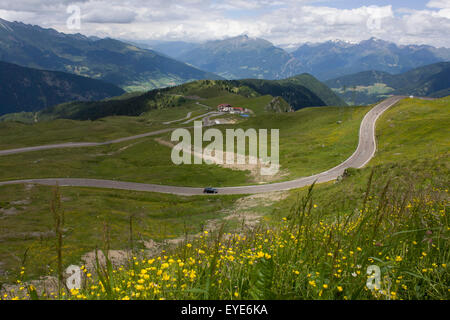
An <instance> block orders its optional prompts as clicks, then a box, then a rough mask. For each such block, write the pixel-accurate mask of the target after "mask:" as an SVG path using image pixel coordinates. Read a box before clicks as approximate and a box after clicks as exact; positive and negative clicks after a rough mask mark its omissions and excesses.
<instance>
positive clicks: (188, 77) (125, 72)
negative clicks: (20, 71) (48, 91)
mask: <svg viewBox="0 0 450 320" xmlns="http://www.w3.org/2000/svg"><path fill="white" fill-rule="evenodd" d="M0 60H1V61H5V62H9V63H15V64H18V65H21V66H25V67H30V68H37V69H45V70H52V71H64V72H69V73H73V74H77V75H82V76H86V77H90V78H93V79H99V80H104V81H107V82H110V83H112V84H115V85H117V86H120V87H121V88H123V89H125V90H127V91H136V90H150V89H154V88H160V87H165V86H170V85H177V84H181V83H185V82H188V81H192V80H199V79H222V78H221V77H219V76H217V75H214V74H211V73H208V72H204V71H201V70H199V69H196V68H194V67H191V66H188V65H187V64H185V63H182V62H179V61H176V60H174V59H171V58H169V57H167V56H164V55H161V54H158V53H156V52H154V51H152V50H147V49H141V48H138V47H136V46H133V45H130V44H129V43H125V42H122V41H118V40H114V39H110V38H106V39H98V38H93V37H86V36H84V35H81V34H70V35H69V34H64V33H60V32H57V31H56V30H54V29H44V28H41V27H39V26H34V25H27V24H23V23H21V22H9V21H6V20H2V19H0Z"/></svg>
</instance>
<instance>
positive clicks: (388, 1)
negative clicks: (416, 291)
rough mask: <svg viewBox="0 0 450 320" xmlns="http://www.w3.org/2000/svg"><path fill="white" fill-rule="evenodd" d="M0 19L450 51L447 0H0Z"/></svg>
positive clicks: (161, 34)
mask: <svg viewBox="0 0 450 320" xmlns="http://www.w3.org/2000/svg"><path fill="white" fill-rule="evenodd" d="M78 17H79V18H80V19H79V20H78ZM0 18H2V19H5V20H9V21H20V22H24V23H30V24H36V25H40V26H42V27H46V28H50V27H51V28H55V29H56V30H58V31H61V32H65V33H78V32H79V33H82V34H85V35H88V36H99V37H112V38H120V39H127V40H163V41H188V42H204V41H208V40H215V39H224V38H227V37H234V36H238V35H243V34H247V35H248V36H250V37H258V38H263V39H266V40H269V41H271V42H273V43H274V44H275V45H279V46H282V47H295V46H298V45H299V44H302V43H306V42H324V41H328V40H344V41H349V42H359V41H361V40H366V39H368V38H371V37H376V38H379V39H383V40H387V41H392V42H395V43H398V44H428V45H433V46H437V47H448V48H450V36H449V34H450V0H424V1H419V0H378V1H375V0H369V1H359V0H80V1H76V0H75V1H74V0H45V1H42V0H1V3H0ZM78 21H79V23H78Z"/></svg>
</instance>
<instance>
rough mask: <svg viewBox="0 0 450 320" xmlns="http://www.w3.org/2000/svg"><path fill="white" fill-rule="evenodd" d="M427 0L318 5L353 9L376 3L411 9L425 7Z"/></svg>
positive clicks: (335, 0)
mask: <svg viewBox="0 0 450 320" xmlns="http://www.w3.org/2000/svg"><path fill="white" fill-rule="evenodd" d="M426 4H427V1H423V0H422V1H420V0H370V1H361V0H333V1H323V2H321V3H319V4H317V5H324V6H329V7H333V8H339V9H352V8H357V7H359V6H361V5H366V6H370V5H374V6H386V5H392V7H393V8H394V9H398V8H411V9H417V10H421V9H425V8H426Z"/></svg>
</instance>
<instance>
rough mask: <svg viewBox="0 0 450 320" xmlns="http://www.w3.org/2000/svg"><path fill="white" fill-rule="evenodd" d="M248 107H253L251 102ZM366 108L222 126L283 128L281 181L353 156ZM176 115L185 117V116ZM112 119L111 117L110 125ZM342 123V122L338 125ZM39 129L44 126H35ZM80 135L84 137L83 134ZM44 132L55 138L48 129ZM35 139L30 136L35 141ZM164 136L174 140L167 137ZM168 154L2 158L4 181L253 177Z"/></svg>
mask: <svg viewBox="0 0 450 320" xmlns="http://www.w3.org/2000/svg"><path fill="white" fill-rule="evenodd" d="M234 98H236V100H233V99H232V97H231V98H229V99H226V100H219V99H217V98H214V99H212V100H205V101H202V103H205V104H206V105H215V104H216V103H219V102H220V101H231V102H232V103H234V102H238V101H246V102H247V101H249V100H248V99H246V100H242V99H243V98H242V97H239V96H235V97H234ZM254 99H255V101H256V102H259V101H260V100H266V99H267V100H266V101H263V102H264V103H263V105H265V102H267V101H270V97H259V98H254ZM250 101H253V100H250ZM238 104H239V103H238ZM240 105H242V104H240ZM256 105H257V104H256ZM246 106H248V107H251V103H249V104H246ZM255 108H256V107H255ZM255 110H258V109H255ZM367 110H368V108H333V107H325V108H311V109H304V110H301V111H299V112H295V113H286V114H267V115H261V116H257V117H254V118H250V120H249V121H246V122H242V123H240V124H236V125H233V126H224V127H222V126H221V127H220V128H222V129H225V128H230V127H237V128H244V129H246V128H256V129H258V128H264V129H265V128H267V129H271V128H275V129H280V163H281V166H282V169H284V170H285V172H286V173H287V175H285V176H283V177H282V179H283V180H287V179H290V178H297V177H301V176H307V175H311V174H314V173H318V172H321V171H324V170H326V169H329V168H332V167H334V166H335V165H337V164H339V163H340V162H342V161H343V160H345V159H346V158H347V157H349V156H350V155H351V154H352V153H353V152H354V150H355V148H356V145H357V140H358V130H359V124H360V122H361V119H362V117H363V116H364V114H365V113H366V112H367ZM177 116H178V117H179V118H181V117H183V116H185V114H182V115H181V116H180V115H177ZM114 119H115V118H111V119H110V121H113V120H114ZM133 119H134V118H131V119H128V118H124V121H125V122H124V123H127V121H131V122H130V123H129V125H130V126H132V125H133V123H135V122H134V121H133ZM117 121H119V119H117ZM338 121H342V123H341V124H338ZM83 124H84V123H83ZM117 125H119V124H117ZM41 126H43V124H37V125H36V126H31V128H34V127H39V128H40V127H41ZM75 130H76V129H75ZM130 130H132V129H130ZM133 130H134V129H133ZM77 132H78V134H80V135H81V134H82V133H83V132H82V131H78V130H77ZM85 132H86V130H84V133H85ZM46 134H47V135H48V136H54V135H52V134H51V133H49V132H48V131H46ZM35 136H36V135H28V136H26V137H28V138H29V139H31V138H33V139H35ZM163 136H164V137H166V138H167V139H170V135H169V134H166V135H163ZM85 139H86V138H85ZM85 139H84V140H85ZM5 140H6V139H5ZM72 141H73V140H72ZM49 142H50V141H48V142H47V143H49ZM28 143H29V142H28V141H27V144H28ZM170 154H171V149H170V148H168V147H165V146H161V145H159V144H158V143H157V142H155V141H154V139H153V137H151V138H144V139H139V140H136V141H129V142H124V143H120V144H117V145H111V146H101V147H94V148H77V149H55V150H47V151H41V152H31V153H24V154H17V155H10V156H3V157H1V158H0V168H1V170H0V179H1V180H16V179H23V178H44V177H46V178H51V177H73V178H103V179H118V180H123V181H135V182H143V183H159V184H169V185H184V186H197V187H203V186H205V185H213V186H218V187H219V186H227V185H228V186H232V185H245V184H250V183H252V178H251V176H249V175H246V174H242V171H236V170H231V169H225V168H221V167H219V166H210V165H182V166H176V165H174V164H173V163H172V162H171V161H170ZM187 168H188V169H189V170H186V169H187Z"/></svg>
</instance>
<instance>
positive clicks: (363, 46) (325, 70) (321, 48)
mask: <svg viewBox="0 0 450 320" xmlns="http://www.w3.org/2000/svg"><path fill="white" fill-rule="evenodd" d="M292 55H293V56H294V57H296V58H297V59H298V60H300V61H301V62H302V63H303V72H308V73H311V74H312V75H314V76H315V77H317V78H318V79H319V80H328V79H334V78H337V77H341V76H345V75H349V74H354V73H357V72H362V71H370V70H378V71H383V72H388V73H392V74H399V73H403V72H406V71H408V70H411V69H413V68H417V67H420V66H424V65H428V64H433V63H437V62H443V61H449V60H450V49H446V48H439V49H438V48H434V47H431V46H425V45H421V46H418V45H407V46H398V45H396V44H395V43H391V42H387V41H383V40H379V39H375V38H371V39H369V40H366V41H362V42H360V43H357V44H352V43H348V42H344V41H328V42H324V43H318V44H304V45H302V46H300V47H299V48H298V49H297V50H296V51H294V52H293V53H292Z"/></svg>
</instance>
